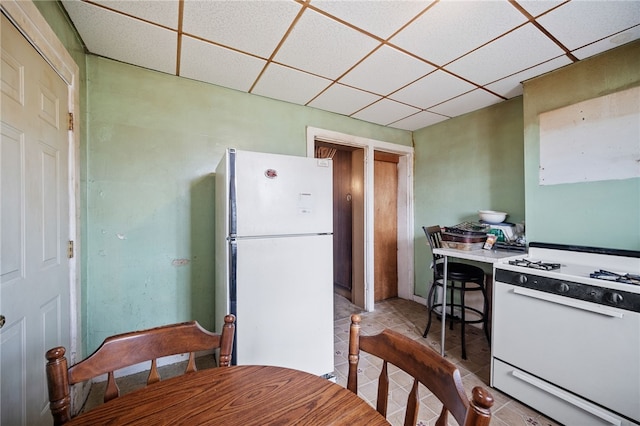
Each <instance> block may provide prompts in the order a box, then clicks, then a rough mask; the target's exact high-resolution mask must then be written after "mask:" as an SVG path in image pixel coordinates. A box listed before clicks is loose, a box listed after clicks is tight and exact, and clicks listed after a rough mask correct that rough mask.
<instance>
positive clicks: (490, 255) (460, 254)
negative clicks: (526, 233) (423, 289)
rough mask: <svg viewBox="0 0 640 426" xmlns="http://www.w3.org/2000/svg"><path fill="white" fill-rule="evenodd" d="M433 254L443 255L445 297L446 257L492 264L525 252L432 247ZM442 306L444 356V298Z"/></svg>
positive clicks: (444, 295)
mask: <svg viewBox="0 0 640 426" xmlns="http://www.w3.org/2000/svg"><path fill="white" fill-rule="evenodd" d="M433 252H434V253H435V254H439V255H441V256H443V258H444V263H443V265H442V268H443V271H442V272H443V276H444V278H443V283H442V284H443V286H442V294H443V297H444V298H446V297H447V281H448V276H447V274H448V270H447V264H448V259H449V258H450V257H456V258H458V259H466V260H475V261H476V262H483V263H490V264H491V265H493V264H494V263H496V262H499V261H502V260H509V259H518V258H522V257H524V256H526V255H527V253H526V252H517V251H507V250H484V249H480V250H456V249H451V248H437V249H433ZM443 302H444V303H443V304H442V306H443V308H442V315H441V317H442V329H441V330H440V355H442V356H444V334H445V329H446V327H445V325H446V324H445V323H446V321H445V319H446V316H447V310H446V309H445V307H446V300H443Z"/></svg>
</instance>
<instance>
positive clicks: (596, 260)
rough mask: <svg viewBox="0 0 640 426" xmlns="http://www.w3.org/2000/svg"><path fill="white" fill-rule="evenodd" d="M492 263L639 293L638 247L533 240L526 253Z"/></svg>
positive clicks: (510, 268)
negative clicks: (628, 248)
mask: <svg viewBox="0 0 640 426" xmlns="http://www.w3.org/2000/svg"><path fill="white" fill-rule="evenodd" d="M495 267H496V269H506V270H510V271H513V272H517V273H518V274H520V275H536V276H542V277H546V278H552V279H556V280H560V281H562V282H578V283H583V284H589V285H593V286H596V287H602V288H609V289H614V290H620V291H628V292H632V293H638V294H640V251H632V250H616V249H603V248H593V247H582V246H568V245H561V244H550V243H534V242H532V243H530V244H529V249H528V253H527V254H526V255H523V256H521V257H511V258H510V259H508V260H507V259H505V260H504V261H502V262H499V263H497V264H495Z"/></svg>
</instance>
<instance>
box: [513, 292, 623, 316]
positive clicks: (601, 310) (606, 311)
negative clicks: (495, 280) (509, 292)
mask: <svg viewBox="0 0 640 426" xmlns="http://www.w3.org/2000/svg"><path fill="white" fill-rule="evenodd" d="M513 292H514V293H515V294H519V295H521V296H526V297H532V298H534V299H540V300H544V301H547V302H551V303H557V304H559V305H564V306H568V307H571V308H576V309H581V310H583V311H588V312H593V313H594V314H600V315H606V316H609V317H614V318H622V317H623V316H624V314H623V313H622V312H620V311H616V310H613V309H610V308H608V307H606V306H600V305H596V304H594V303H589V302H583V301H582V300H576V299H571V298H569V297H566V296H557V295H555V294H549V293H543V292H541V291H536V290H530V289H528V288H522V287H515V288H514V289H513Z"/></svg>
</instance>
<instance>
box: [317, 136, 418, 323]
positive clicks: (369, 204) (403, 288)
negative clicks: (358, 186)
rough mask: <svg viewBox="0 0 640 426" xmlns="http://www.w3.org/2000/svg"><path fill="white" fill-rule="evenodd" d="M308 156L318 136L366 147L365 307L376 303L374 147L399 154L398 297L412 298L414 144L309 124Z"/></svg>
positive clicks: (337, 142) (320, 138)
mask: <svg viewBox="0 0 640 426" xmlns="http://www.w3.org/2000/svg"><path fill="white" fill-rule="evenodd" d="M306 134H307V157H313V156H314V154H315V142H316V140H319V141H323V142H330V143H332V144H335V145H343V146H349V147H356V148H361V149H362V150H363V151H364V240H365V241H364V247H365V249H364V250H365V256H364V257H365V259H364V277H365V278H364V291H365V295H364V300H365V306H364V308H365V310H367V311H369V312H371V311H373V309H374V308H373V305H374V288H375V287H374V284H375V283H374V261H373V259H374V257H373V254H374V253H373V251H374V244H373V242H374V228H373V216H374V193H373V176H374V173H373V165H374V161H373V159H374V151H383V152H389V153H392V154H396V155H398V156H399V162H398V235H397V239H398V260H397V261H398V297H400V298H402V299H408V300H413V297H414V282H413V280H414V272H413V268H414V263H413V224H414V216H413V155H414V153H413V147H410V146H405V145H397V144H394V143H390V142H383V141H378V140H375V139H369V138H365V137H361V136H354V135H349V134H346V133H340V132H335V131H332V130H325V129H319V128H316V127H307V129H306Z"/></svg>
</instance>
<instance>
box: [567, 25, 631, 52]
mask: <svg viewBox="0 0 640 426" xmlns="http://www.w3.org/2000/svg"><path fill="white" fill-rule="evenodd" d="M639 38H640V25H638V26H635V27H633V28H631V29H628V30H626V31H623V32H621V33H618V34H616V35H614V36H613V37H608V38H605V39H604V40H600V41H598V42H596V43H593V44H590V45H588V46H585V47H583V48H581V49H576V50H574V51H573V52H571V53H573V54H574V55H575V57H576V58H578V59H585V58H588V57H589V56H593V55H596V54H598V53H602V52H604V51H606V50H609V49H613V48H616V47H618V46H622V45H623V44H626V43H629V42H631V41H633V40H637V39H639Z"/></svg>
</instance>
